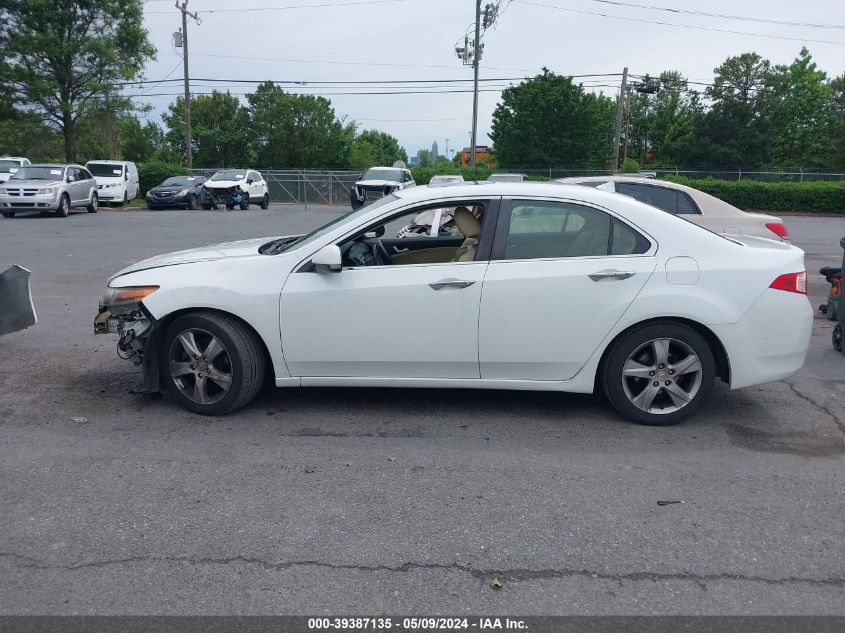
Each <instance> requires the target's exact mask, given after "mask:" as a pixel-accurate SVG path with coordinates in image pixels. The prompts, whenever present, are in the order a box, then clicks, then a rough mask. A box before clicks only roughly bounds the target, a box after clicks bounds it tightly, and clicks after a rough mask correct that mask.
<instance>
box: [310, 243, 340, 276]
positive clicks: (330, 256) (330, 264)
mask: <svg viewBox="0 0 845 633" xmlns="http://www.w3.org/2000/svg"><path fill="white" fill-rule="evenodd" d="M311 263H312V264H314V266H315V267H316V269H317V272H318V273H325V272H329V271H335V272H340V269H341V268H343V263H342V259H341V255H340V247H339V246H338V245H337V244H329V245H328V246H324V247H323V248H321V249H320V250H319V251H317V252H316V253H314V256H313V257H312V258H311Z"/></svg>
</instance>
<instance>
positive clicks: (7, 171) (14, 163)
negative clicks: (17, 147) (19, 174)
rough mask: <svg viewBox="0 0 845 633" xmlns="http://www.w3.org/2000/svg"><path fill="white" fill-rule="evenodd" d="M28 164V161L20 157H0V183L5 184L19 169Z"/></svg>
mask: <svg viewBox="0 0 845 633" xmlns="http://www.w3.org/2000/svg"><path fill="white" fill-rule="evenodd" d="M29 164H30V163H29V159H28V158H23V157H22V156H0V182H6V181H7V180H9V178H11V177H12V176H13V175H14V174H15V172H16V171H18V170H19V169H20V168H21V167H26V166H27V165H29Z"/></svg>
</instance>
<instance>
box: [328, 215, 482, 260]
mask: <svg viewBox="0 0 845 633" xmlns="http://www.w3.org/2000/svg"><path fill="white" fill-rule="evenodd" d="M487 208H488V204H487V203H485V202H479V201H473V202H465V203H464V202H450V203H449V206H443V205H428V206H424V207H416V208H414V209H412V210H410V211H406V212H404V213H402V214H400V215H397V216H393V217H391V218H389V219H387V220H386V221H385V220H381V221H379V222H378V223H377V224H372V225H370V226H369V227H367V229H366V230H364V231H361V232H359V233H358V234H357V235H355V236H354V237H352V238H350V239H348V240H346V241H345V242H342V243H341V244H339V246H340V251H341V254H342V256H343V264H344V266H349V267H356V268H357V267H365V266H407V265H412V264H444V263H456V262H471V261H475V259H476V257H477V254H478V244H479V241H480V238H481V227H482V223H483V221H484V218H485V214H486V210H487Z"/></svg>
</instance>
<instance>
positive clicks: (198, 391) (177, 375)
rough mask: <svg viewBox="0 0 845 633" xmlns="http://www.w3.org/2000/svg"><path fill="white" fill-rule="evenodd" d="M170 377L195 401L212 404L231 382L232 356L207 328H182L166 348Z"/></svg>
mask: <svg viewBox="0 0 845 633" xmlns="http://www.w3.org/2000/svg"><path fill="white" fill-rule="evenodd" d="M168 359H169V361H170V362H169V367H170V377H171V378H172V379H173V383H174V384H175V385H176V387H177V388H178V389H179V391H180V392H181V393H182V394H183V395H184V396H185V397H186V398H188V399H190V400H192V401H193V402H196V403H197V404H214V403H216V402H219V401H220V400H222V399H223V397H224V396H225V395H226V394H227V393H228V392H229V388H230V387H231V386H232V359H231V358H230V357H229V353H228V352H227V351H226V348H225V346H224V345H223V343H222V342H220V339H218V338H217V337H216V336H214V335H213V334H211V333H210V332H208V331H206V330H201V329H198V328H191V329H187V330H183V331H182V332H180V333H179V335H178V336H177V337H176V338H174V339H173V342H172V343H171V344H170V350H169V356H168Z"/></svg>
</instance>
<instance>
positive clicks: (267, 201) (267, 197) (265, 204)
mask: <svg viewBox="0 0 845 633" xmlns="http://www.w3.org/2000/svg"><path fill="white" fill-rule="evenodd" d="M261 208H262V209H269V208H270V194H268V193H265V194H264V197H263V198H261Z"/></svg>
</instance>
